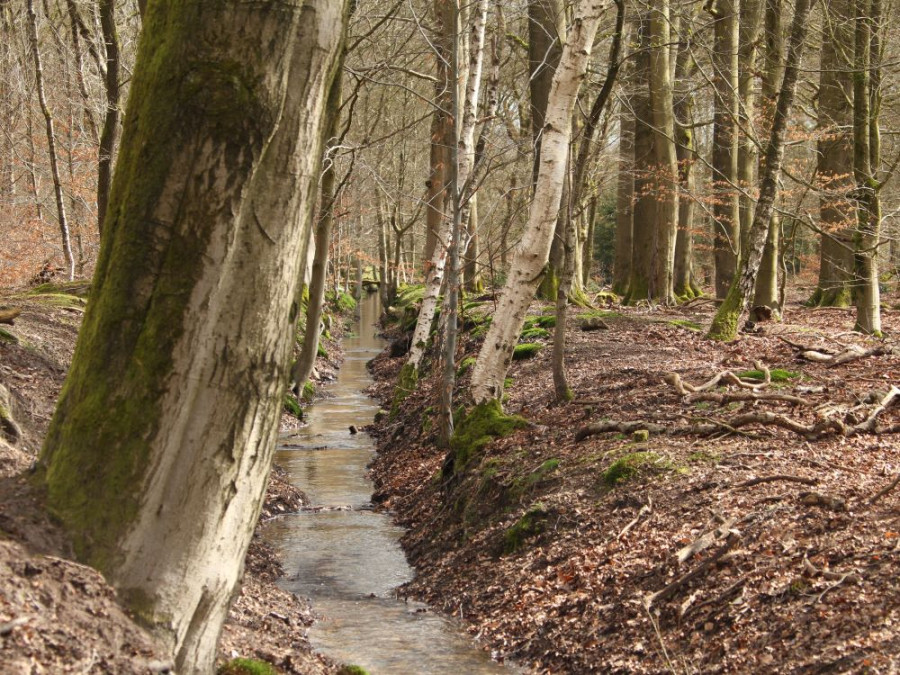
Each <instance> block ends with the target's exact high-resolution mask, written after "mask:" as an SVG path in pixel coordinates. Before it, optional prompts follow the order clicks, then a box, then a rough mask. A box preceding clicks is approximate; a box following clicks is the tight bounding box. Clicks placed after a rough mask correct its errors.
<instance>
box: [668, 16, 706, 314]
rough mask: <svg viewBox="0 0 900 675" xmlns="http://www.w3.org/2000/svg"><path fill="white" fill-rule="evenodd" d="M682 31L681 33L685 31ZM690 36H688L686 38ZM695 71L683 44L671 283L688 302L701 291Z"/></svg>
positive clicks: (677, 109) (679, 60) (679, 70)
mask: <svg viewBox="0 0 900 675" xmlns="http://www.w3.org/2000/svg"><path fill="white" fill-rule="evenodd" d="M685 29H686V27H685V28H683V29H682V30H685ZM688 37H689V36H688ZM695 72H696V68H695V63H694V58H693V54H692V50H691V49H689V44H688V42H687V40H685V41H683V42H682V43H681V45H680V46H679V49H678V54H677V56H676V59H675V85H676V87H679V88H678V89H676V91H675V103H674V107H675V121H676V124H675V140H676V152H677V153H678V179H679V182H680V184H681V198H680V199H679V200H678V234H677V235H676V238H675V262H674V265H673V270H672V284H673V290H674V292H675V297H677V298H680V299H684V300H690V299H691V298H693V297H695V296H697V295H700V294H701V291H700V289H699V288H698V287H697V285H696V283H695V282H694V213H695V210H696V202H695V201H694V195H695V194H696V193H697V178H696V172H695V170H694V163H695V162H696V160H697V157H696V153H697V149H696V147H695V143H694V130H693V123H694V94H693V91H692V87H693V76H694V74H695Z"/></svg>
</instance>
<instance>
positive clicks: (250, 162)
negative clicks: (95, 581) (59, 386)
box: [39, 0, 343, 673]
mask: <svg viewBox="0 0 900 675" xmlns="http://www.w3.org/2000/svg"><path fill="white" fill-rule="evenodd" d="M341 10H342V8H341V4H340V3H339V2H337V1H335V0H309V1H308V2H305V3H303V4H302V5H300V4H298V5H279V6H278V7H277V8H273V7H271V6H260V5H248V4H240V3H236V2H216V3H208V2H197V3H179V2H176V1H175V0H158V1H157V2H154V3H152V4H150V5H149V7H148V10H147V16H146V23H145V28H144V35H143V37H142V39H141V45H140V51H139V54H138V58H137V66H136V68H135V73H134V79H133V82H132V90H131V96H130V100H129V108H128V110H129V114H128V115H127V117H126V124H125V132H124V135H123V139H122V144H121V151H120V155H119V162H118V164H117V171H116V175H115V178H114V180H113V187H112V191H111V194H110V205H109V210H108V211H107V220H106V232H105V234H104V238H103V245H102V247H101V254H100V258H99V260H98V263H97V270H96V272H95V276H94V287H93V289H92V299H91V303H90V304H89V305H88V308H87V311H86V313H85V317H84V323H83V325H82V328H81V331H80V333H79V339H78V344H77V346H76V350H75V354H74V357H73V361H72V367H71V369H70V371H69V375H68V378H67V381H66V385H65V387H64V390H63V393H62V395H61V396H60V399H59V404H58V406H57V410H56V413H55V415H54V417H53V420H52V421H51V424H50V428H49V431H48V434H47V437H46V441H45V443H44V448H43V451H42V454H41V467H42V468H41V470H40V473H39V476H40V477H42V479H43V482H44V483H45V485H46V490H47V505H48V508H49V510H50V511H51V512H52V513H53V514H54V515H55V516H56V517H57V518H58V520H59V522H60V523H62V525H63V527H64V528H65V529H66V531H67V533H68V534H69V536H70V538H71V541H72V542H73V545H74V548H75V551H76V554H77V555H78V557H79V559H81V560H83V561H85V562H87V563H89V564H91V565H93V566H95V567H97V568H98V569H100V570H101V571H102V572H103V573H104V575H105V576H106V577H107V578H108V579H109V580H110V581H111V583H112V584H113V585H114V586H115V587H116V588H117V589H118V592H119V597H120V598H121V599H122V600H123V602H124V603H125V604H126V605H128V607H129V608H130V609H131V610H132V612H133V613H134V615H135V616H136V617H137V619H138V620H139V621H140V622H142V623H143V624H145V625H146V626H148V627H149V628H150V629H151V630H152V631H153V632H154V633H155V634H156V635H157V636H158V637H159V638H160V640H161V641H162V642H163V643H164V644H165V645H167V646H168V648H170V649H171V650H172V652H173V653H174V655H175V663H176V668H177V670H178V672H179V673H209V672H211V671H212V667H213V661H214V657H215V647H216V641H217V638H218V635H219V632H220V629H221V625H222V621H223V619H224V617H225V615H226V612H227V608H228V604H229V601H230V598H231V595H232V592H233V589H234V587H235V583H236V581H237V579H238V578H239V576H240V571H241V565H242V561H243V559H244V556H245V554H246V549H247V546H248V544H249V542H250V538H251V536H252V532H253V527H254V524H255V523H256V520H257V517H258V515H259V511H260V507H261V504H262V500H263V491H264V488H265V483H266V476H267V474H268V470H269V467H270V463H271V458H272V455H273V452H274V447H275V441H276V439H277V434H278V419H279V411H280V409H281V397H282V395H283V392H284V388H285V385H286V381H287V371H288V357H289V354H290V348H291V344H292V341H293V333H294V329H293V326H294V321H295V319H296V313H297V311H298V307H297V304H296V297H297V292H298V286H299V279H300V278H301V276H302V272H303V270H302V262H303V261H302V259H301V256H300V253H301V250H300V249H301V246H302V241H303V237H304V232H305V231H306V230H307V228H308V227H309V218H310V216H311V211H312V208H313V206H314V202H315V183H316V179H317V177H318V173H319V163H320V157H321V147H322V139H321V136H322V110H323V108H324V104H325V94H326V93H327V91H328V87H329V84H330V80H331V78H332V76H333V74H334V69H333V67H332V66H333V63H334V57H335V55H336V53H337V50H338V46H339V43H340V40H341V34H342V24H343V21H342V11H341Z"/></svg>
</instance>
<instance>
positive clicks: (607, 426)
mask: <svg viewBox="0 0 900 675" xmlns="http://www.w3.org/2000/svg"><path fill="white" fill-rule="evenodd" d="M641 429H645V430H647V431H649V432H650V433H651V434H664V433H668V429H667V428H666V427H665V426H663V425H662V424H654V423H652V422H643V421H640V420H638V421H636V422H615V421H611V420H605V421H603V422H594V423H593V424H588V425H587V426H585V427H582V428H581V429H579V430H578V431H577V432H576V433H575V440H576V441H583V440H584V439H585V438H587V437H588V436H596V435H597V434H603V433H607V432H610V431H616V432H619V433H621V434H631V433H634V432H635V431H640V430H641Z"/></svg>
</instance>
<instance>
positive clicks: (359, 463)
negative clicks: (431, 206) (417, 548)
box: [266, 294, 509, 675]
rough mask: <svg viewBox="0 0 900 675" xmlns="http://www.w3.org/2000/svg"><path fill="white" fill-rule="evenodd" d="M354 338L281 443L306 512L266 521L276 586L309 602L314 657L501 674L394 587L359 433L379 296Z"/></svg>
mask: <svg viewBox="0 0 900 675" xmlns="http://www.w3.org/2000/svg"><path fill="white" fill-rule="evenodd" d="M360 309H361V318H360V321H359V324H358V326H356V327H355V333H353V334H349V335H347V336H346V337H345V338H344V339H343V347H344V363H343V365H342V366H341V369H340V371H339V373H338V379H337V381H336V382H335V383H333V384H332V385H330V386H329V387H328V398H325V399H323V400H321V401H318V402H317V403H315V404H313V405H312V406H311V408H310V410H309V411H308V422H309V424H308V426H306V427H305V428H303V429H301V430H299V431H298V432H297V433H296V434H295V435H292V436H288V437H286V438H284V439H282V443H281V447H280V448H279V451H278V454H277V458H276V462H278V463H279V464H280V465H281V466H283V467H284V468H285V469H286V470H287V471H288V472H289V474H290V476H291V480H292V481H293V482H294V484H296V485H297V486H298V487H299V488H300V489H301V490H303V491H304V492H305V493H306V494H307V496H308V497H309V499H310V501H311V503H312V506H313V507H314V508H313V509H312V510H309V511H304V512H303V513H300V514H296V515H291V516H286V517H284V518H280V519H278V520H277V521H274V522H272V523H270V525H269V526H268V528H266V531H267V537H268V538H269V540H270V541H271V542H272V543H273V544H274V545H275V546H276V548H277V549H278V550H279V551H280V553H281V557H282V560H283V561H284V567H285V572H286V574H285V578H284V580H283V582H282V586H283V587H284V588H285V589H286V590H288V591H291V592H293V593H295V594H297V595H298V596H300V597H306V598H309V599H310V600H311V601H312V606H313V609H314V611H315V612H316V613H317V614H318V615H320V616H321V617H322V618H321V620H319V621H317V622H316V623H315V625H314V626H313V627H312V629H311V630H310V641H311V642H312V644H313V646H315V647H316V649H318V650H319V651H321V652H322V653H324V654H327V655H328V656H330V657H332V658H334V659H336V660H337V661H340V662H343V663H349V664H356V665H359V666H362V667H363V668H365V669H366V670H367V671H368V672H369V673H371V674H372V675H388V674H390V675H403V674H406V673H409V674H410V675H413V674H415V675H419V674H423V675H424V674H432V673H433V674H435V675H437V674H440V673H448V674H449V673H452V674H453V675H459V674H460V673H466V674H469V673H499V672H509V671H508V670H507V669H506V668H504V666H502V665H500V664H498V663H496V662H494V661H491V659H490V656H489V655H488V653H487V652H486V651H484V650H483V649H480V648H479V647H478V646H477V645H476V644H475V643H474V642H473V641H472V640H471V639H470V638H469V637H468V636H466V635H465V633H464V632H463V631H462V630H461V629H460V628H459V626H457V625H456V624H455V623H454V622H453V621H451V620H449V619H447V618H445V617H443V616H440V615H437V614H434V613H433V612H432V611H431V610H430V609H428V608H427V607H426V606H425V605H422V604H419V603H414V602H405V601H403V600H398V599H397V598H396V594H395V592H394V589H395V588H396V587H397V586H399V585H400V584H402V583H404V582H406V581H408V580H410V579H411V578H412V576H413V570H412V568H410V566H409V564H408V563H407V562H406V558H405V556H404V554H403V551H402V550H401V548H400V545H399V539H400V536H401V535H402V534H403V532H402V530H401V529H400V528H399V527H397V526H395V525H394V524H393V523H392V522H391V519H390V516H388V515H387V514H384V513H378V512H375V511H372V510H371V502H370V499H371V495H372V483H371V481H369V480H368V479H367V478H366V467H367V465H368V464H369V462H370V461H371V459H372V453H373V452H374V451H375V447H374V441H373V440H372V439H371V438H370V437H369V436H368V435H367V434H366V433H365V432H360V433H358V434H351V433H350V430H349V429H350V426H351V425H354V426H357V427H360V428H361V427H363V426H364V425H366V424H368V423H370V422H371V421H372V418H373V417H374V415H375V412H376V411H377V410H378V406H377V405H376V403H375V401H373V400H372V399H371V398H369V397H368V396H366V394H365V393H363V392H364V391H365V389H366V388H367V387H368V386H369V385H370V384H371V383H372V378H371V376H370V375H369V372H368V371H367V369H366V363H367V362H368V361H369V360H370V359H372V358H374V357H375V356H376V355H377V354H378V353H379V352H380V351H381V350H382V349H383V348H384V341H383V340H382V339H381V338H379V337H378V335H377V333H376V330H375V321H376V319H377V316H378V296H377V294H371V295H369V296H368V297H365V296H364V299H363V302H362V307H361V308H360Z"/></svg>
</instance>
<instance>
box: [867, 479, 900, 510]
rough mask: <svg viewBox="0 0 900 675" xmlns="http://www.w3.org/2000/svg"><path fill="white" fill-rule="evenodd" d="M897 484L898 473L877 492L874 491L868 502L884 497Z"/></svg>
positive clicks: (872, 502)
mask: <svg viewBox="0 0 900 675" xmlns="http://www.w3.org/2000/svg"><path fill="white" fill-rule="evenodd" d="M898 484H900V473H898V474H897V477H896V478H895V479H894V480H892V481H891V482H890V484H889V485H888V486H887V487H883V488H881V489H880V490H879V491H878V492H876V493H875V496H874V497H872V498H871V499H870V500H869V503H870V504H874V503H875V502H877V501H878V500H879V499H881V498H882V497H884V496H885V495H886V494H887V493H888V492H890V491H891V490H893V489H894V488H895V487H897V485H898Z"/></svg>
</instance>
